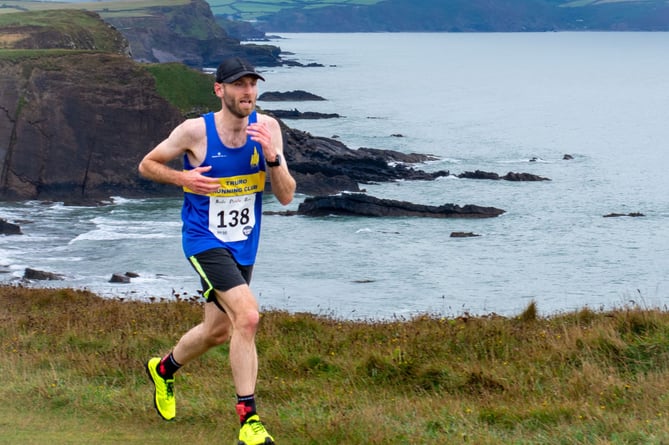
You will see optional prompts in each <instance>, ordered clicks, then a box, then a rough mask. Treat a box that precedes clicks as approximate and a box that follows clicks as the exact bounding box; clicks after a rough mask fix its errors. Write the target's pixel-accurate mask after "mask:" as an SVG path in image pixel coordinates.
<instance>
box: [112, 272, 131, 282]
mask: <svg viewBox="0 0 669 445" xmlns="http://www.w3.org/2000/svg"><path fill="white" fill-rule="evenodd" d="M109 282H110V283H123V284H128V283H130V277H129V276H127V275H123V274H120V273H115V274H112V276H111V278H110V279H109Z"/></svg>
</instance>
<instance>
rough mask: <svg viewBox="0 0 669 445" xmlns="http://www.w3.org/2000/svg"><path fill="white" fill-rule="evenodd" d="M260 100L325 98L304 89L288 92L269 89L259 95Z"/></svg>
mask: <svg viewBox="0 0 669 445" xmlns="http://www.w3.org/2000/svg"><path fill="white" fill-rule="evenodd" d="M258 100H260V101H266V102H303V101H310V100H316V101H321V100H325V98H323V97H321V96H318V95H316V94H313V93H309V92H307V91H304V90H293V91H286V92H281V91H267V92H266V93H262V94H261V95H260V96H258Z"/></svg>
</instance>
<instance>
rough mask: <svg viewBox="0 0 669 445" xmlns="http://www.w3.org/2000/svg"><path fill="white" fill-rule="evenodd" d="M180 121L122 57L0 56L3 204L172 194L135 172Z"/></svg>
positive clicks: (0, 184) (149, 80)
mask: <svg viewBox="0 0 669 445" xmlns="http://www.w3.org/2000/svg"><path fill="white" fill-rule="evenodd" d="M182 120H183V116H182V115H181V114H180V112H179V110H177V109H176V108H174V107H173V106H172V105H170V104H169V103H168V102H167V101H166V100H165V99H163V98H162V97H160V96H159V95H158V94H157V93H156V91H155V85H154V78H153V77H152V76H151V75H150V74H149V73H148V72H147V71H146V70H144V69H143V68H142V67H141V65H138V64H136V63H134V62H133V61H132V60H130V59H129V58H127V57H124V56H122V55H117V54H112V53H71V54H68V53H65V52H63V53H56V54H53V55H45V54H41V55H40V57H30V56H24V57H16V58H14V59H10V58H6V57H0V162H2V170H1V171H0V199H5V200H23V199H45V200H62V201H66V202H86V201H93V200H97V199H104V198H107V197H109V196H115V195H122V196H130V197H131V196H151V195H164V194H167V193H170V192H172V191H171V190H170V189H169V188H166V187H164V186H161V185H158V184H154V183H151V182H149V181H146V180H144V179H142V178H140V176H139V175H138V173H137V165H138V163H139V161H140V160H141V158H142V157H143V156H144V154H146V152H148V150H150V149H151V148H153V146H155V145H156V144H157V143H158V142H160V141H161V140H162V139H164V138H165V137H166V136H167V135H168V134H169V131H170V130H171V129H172V128H173V127H174V126H175V125H177V124H178V123H179V122H181V121H182ZM172 189H173V187H172Z"/></svg>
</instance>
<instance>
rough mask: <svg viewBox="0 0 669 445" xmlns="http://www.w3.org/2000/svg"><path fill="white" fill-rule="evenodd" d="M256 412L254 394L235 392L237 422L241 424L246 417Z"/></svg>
mask: <svg viewBox="0 0 669 445" xmlns="http://www.w3.org/2000/svg"><path fill="white" fill-rule="evenodd" d="M255 413H256V398H255V395H253V394H251V395H250V396H240V395H239V394H237V414H239V423H241V424H242V425H243V424H244V422H246V419H248V418H249V417H251V416H252V415H254V414H255Z"/></svg>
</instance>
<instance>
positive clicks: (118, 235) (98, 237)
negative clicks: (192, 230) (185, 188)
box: [68, 229, 181, 245]
mask: <svg viewBox="0 0 669 445" xmlns="http://www.w3.org/2000/svg"><path fill="white" fill-rule="evenodd" d="M179 236H181V234H180V233H178V232H177V233H174V234H172V233H160V232H154V231H152V232H148V233H129V232H127V231H119V230H104V229H96V230H91V231H90V232H86V233H82V234H80V235H77V236H76V237H75V238H74V239H72V240H71V241H70V242H69V243H68V244H69V245H72V244H74V243H77V242H80V241H116V240H122V239H142V240H146V239H170V238H176V237H179Z"/></svg>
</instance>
